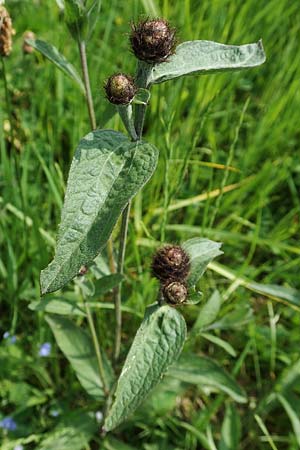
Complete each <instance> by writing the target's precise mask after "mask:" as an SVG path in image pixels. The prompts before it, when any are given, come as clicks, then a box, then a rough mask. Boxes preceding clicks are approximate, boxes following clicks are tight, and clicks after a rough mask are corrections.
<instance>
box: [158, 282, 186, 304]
mask: <svg viewBox="0 0 300 450" xmlns="http://www.w3.org/2000/svg"><path fill="white" fill-rule="evenodd" d="M162 293H163V296H164V299H165V300H166V302H167V303H170V304H171V305H181V304H182V303H185V301H186V299H187V295H188V291H187V287H186V285H185V284H184V283H181V282H179V281H171V282H167V283H166V284H164V286H163V289H162Z"/></svg>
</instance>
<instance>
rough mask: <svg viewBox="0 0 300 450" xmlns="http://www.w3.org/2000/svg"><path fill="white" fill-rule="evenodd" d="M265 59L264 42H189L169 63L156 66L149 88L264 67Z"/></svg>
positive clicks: (178, 49) (169, 59) (179, 49)
mask: <svg viewBox="0 0 300 450" xmlns="http://www.w3.org/2000/svg"><path fill="white" fill-rule="evenodd" d="M265 60H266V55H265V52H264V49H263V45H262V41H259V42H258V43H256V44H245V45H224V44H219V43H217V42H212V41H187V42H183V43H182V44H180V45H178V47H177V48H176V52H175V54H174V55H172V56H170V58H168V60H167V61H166V62H164V63H161V64H155V65H154V66H153V68H152V70H151V72H150V75H149V77H148V86H149V85H151V84H155V83H162V82H163V81H168V80H172V79H173V78H177V77H181V76H184V75H197V74H206V73H210V72H219V71H232V70H242V69H248V68H251V67H256V66H259V65H261V64H263V63H264V62H265Z"/></svg>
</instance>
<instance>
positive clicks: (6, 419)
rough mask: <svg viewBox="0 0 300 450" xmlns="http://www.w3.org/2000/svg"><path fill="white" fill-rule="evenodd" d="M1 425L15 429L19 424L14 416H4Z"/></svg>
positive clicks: (7, 428) (8, 428) (4, 427)
mask: <svg viewBox="0 0 300 450" xmlns="http://www.w3.org/2000/svg"><path fill="white" fill-rule="evenodd" d="M0 427H1V428H3V429H4V430H8V431H14V430H16V429H17V424H16V422H15V421H14V419H13V418H12V417H4V419H2V420H1V422H0Z"/></svg>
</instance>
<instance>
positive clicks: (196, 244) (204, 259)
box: [182, 238, 223, 286]
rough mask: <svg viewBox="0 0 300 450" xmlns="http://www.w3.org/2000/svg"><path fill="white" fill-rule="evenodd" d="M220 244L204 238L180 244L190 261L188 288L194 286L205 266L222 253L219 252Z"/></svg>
mask: <svg viewBox="0 0 300 450" xmlns="http://www.w3.org/2000/svg"><path fill="white" fill-rule="evenodd" d="M221 245H222V244H221V243H219V242H214V241H210V240H209V239H204V238H193V239H189V240H188V241H186V242H184V243H183V244H182V247H183V248H184V250H185V251H186V252H187V253H188V255H189V256H190V260H191V269H190V273H189V276H188V280H187V282H188V286H195V284H196V283H197V282H198V280H199V278H201V277H202V275H203V273H204V272H205V270H206V268H207V265H208V264H209V263H210V262H211V261H212V260H213V259H214V258H215V257H216V256H219V255H222V254H223V252H222V251H221V250H220V247H221Z"/></svg>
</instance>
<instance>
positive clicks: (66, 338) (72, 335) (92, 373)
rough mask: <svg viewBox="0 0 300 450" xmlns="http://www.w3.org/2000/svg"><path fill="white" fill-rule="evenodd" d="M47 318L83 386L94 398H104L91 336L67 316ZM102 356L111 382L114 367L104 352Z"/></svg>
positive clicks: (109, 382)
mask: <svg viewBox="0 0 300 450" xmlns="http://www.w3.org/2000/svg"><path fill="white" fill-rule="evenodd" d="M46 320H47V322H48V324H49V325H50V327H51V329H52V331H53V334H54V336H55V339H56V342H57V344H58V346H59V348H60V350H61V351H62V352H63V354H64V355H65V357H66V358H67V359H68V360H69V362H70V364H71V366H72V367H73V369H74V371H75V373H76V376H77V378H78V380H79V382H80V384H81V385H82V387H83V388H84V389H85V390H86V392H87V393H88V394H89V395H91V396H92V397H93V398H95V399H97V400H99V399H101V398H103V395H104V394H103V389H102V382H101V380H100V376H99V370H98V364H97V358H96V354H95V350H94V347H93V343H92V339H91V338H90V336H89V335H88V334H87V333H86V332H85V331H84V330H83V329H82V328H80V327H78V326H77V325H75V324H74V323H73V322H72V321H71V320H68V319H66V318H63V317H58V316H55V315H48V316H46ZM102 357H103V362H104V366H105V372H106V380H107V381H108V384H111V381H112V369H111V368H110V365H109V362H108V360H107V358H106V357H105V354H102Z"/></svg>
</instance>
